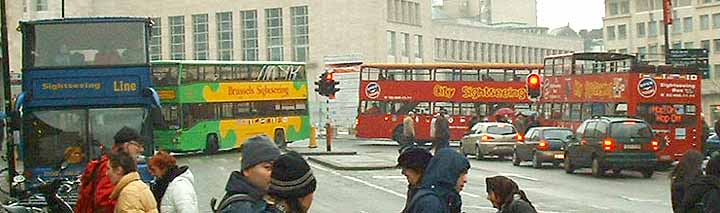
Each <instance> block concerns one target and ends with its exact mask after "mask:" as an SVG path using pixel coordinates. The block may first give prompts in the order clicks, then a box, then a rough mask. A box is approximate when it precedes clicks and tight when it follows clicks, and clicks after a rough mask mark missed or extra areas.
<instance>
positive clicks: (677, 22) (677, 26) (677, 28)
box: [658, 12, 682, 34]
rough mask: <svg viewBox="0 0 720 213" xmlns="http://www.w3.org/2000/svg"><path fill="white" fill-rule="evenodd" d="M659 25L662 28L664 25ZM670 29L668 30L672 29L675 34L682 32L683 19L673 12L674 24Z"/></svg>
mask: <svg viewBox="0 0 720 213" xmlns="http://www.w3.org/2000/svg"><path fill="white" fill-rule="evenodd" d="M658 25H659V26H660V27H661V28H662V26H663V23H662V22H660V24H658ZM668 27H669V28H668V29H672V33H673V34H678V33H680V32H682V19H681V18H678V16H677V13H676V12H673V23H672V24H671V25H670V26H668Z"/></svg>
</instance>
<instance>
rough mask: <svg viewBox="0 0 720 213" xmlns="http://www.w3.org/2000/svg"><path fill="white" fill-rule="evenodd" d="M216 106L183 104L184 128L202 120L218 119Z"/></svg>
mask: <svg viewBox="0 0 720 213" xmlns="http://www.w3.org/2000/svg"><path fill="white" fill-rule="evenodd" d="M215 108H216V105H215V104H185V105H183V110H182V113H183V121H184V122H183V128H186V129H187V128H191V127H192V126H194V125H195V124H197V123H198V122H200V121H204V120H214V119H217V116H216V115H215V114H216V109H215Z"/></svg>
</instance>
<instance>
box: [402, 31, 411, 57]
mask: <svg viewBox="0 0 720 213" xmlns="http://www.w3.org/2000/svg"><path fill="white" fill-rule="evenodd" d="M400 35H402V37H401V38H400V55H401V56H403V57H409V56H410V34H407V33H400Z"/></svg>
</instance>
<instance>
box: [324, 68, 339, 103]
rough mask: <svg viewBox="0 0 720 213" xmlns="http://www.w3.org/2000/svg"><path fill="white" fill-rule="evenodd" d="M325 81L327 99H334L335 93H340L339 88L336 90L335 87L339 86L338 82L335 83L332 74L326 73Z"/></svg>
mask: <svg viewBox="0 0 720 213" xmlns="http://www.w3.org/2000/svg"><path fill="white" fill-rule="evenodd" d="M325 80H326V82H325V83H326V84H327V85H326V86H327V90H326V92H327V97H329V98H330V99H335V93H337V92H338V91H340V88H336V87H335V86H337V85H339V84H340V82H337V81H335V75H334V74H333V73H328V74H327V75H326V76H325Z"/></svg>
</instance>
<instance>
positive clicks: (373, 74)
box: [361, 67, 380, 81]
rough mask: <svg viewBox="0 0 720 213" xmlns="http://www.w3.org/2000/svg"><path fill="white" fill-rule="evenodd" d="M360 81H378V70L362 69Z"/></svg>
mask: <svg viewBox="0 0 720 213" xmlns="http://www.w3.org/2000/svg"><path fill="white" fill-rule="evenodd" d="M361 72H362V76H361V78H362V80H370V81H372V80H378V76H379V75H380V69H377V68H371V67H365V68H363V69H362V71H361Z"/></svg>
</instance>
